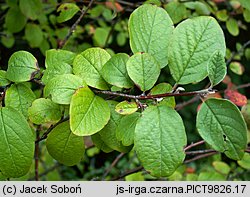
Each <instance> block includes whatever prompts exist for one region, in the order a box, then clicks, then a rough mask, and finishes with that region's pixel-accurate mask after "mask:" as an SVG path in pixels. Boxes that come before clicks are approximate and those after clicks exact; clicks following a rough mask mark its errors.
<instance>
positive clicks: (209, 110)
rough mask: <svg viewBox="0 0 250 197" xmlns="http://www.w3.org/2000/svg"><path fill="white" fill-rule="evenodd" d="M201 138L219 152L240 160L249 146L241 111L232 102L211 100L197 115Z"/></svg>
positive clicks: (204, 103) (205, 103)
mask: <svg viewBox="0 0 250 197" xmlns="http://www.w3.org/2000/svg"><path fill="white" fill-rule="evenodd" d="M196 126H197V129H198V132H199V134H200V135H201V137H202V138H203V139H204V140H205V141H206V142H207V143H208V144H210V145H211V146H212V148H214V149H215V150H217V151H219V152H224V153H225V154H226V156H228V157H229V158H231V159H234V160H240V159H241V158H242V157H243V155H244V150H245V148H246V145H247V127H246V123H245V121H244V119H243V116H242V114H241V113H240V111H239V109H238V108H237V107H236V106H235V105H234V104H233V103H231V102H230V101H228V100H224V99H215V98H210V99H208V100H206V101H205V102H203V104H202V105H201V108H200V110H199V112H198V114H197V121H196Z"/></svg>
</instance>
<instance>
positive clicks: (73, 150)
mask: <svg viewBox="0 0 250 197" xmlns="http://www.w3.org/2000/svg"><path fill="white" fill-rule="evenodd" d="M46 147H47V150H48V152H49V154H50V155H51V156H52V157H53V158H54V159H56V160H57V161H58V162H60V163H62V164H64V165H66V166H73V165H76V164H78V163H79V162H80V161H81V159H82V158H83V155H84V151H85V147H84V141H83V137H79V136H76V135H74V134H73V133H72V132H71V131H70V127H69V121H67V122H63V123H61V124H59V125H57V126H56V127H55V128H54V129H53V130H52V131H51V132H50V133H49V135H48V138H47V140H46Z"/></svg>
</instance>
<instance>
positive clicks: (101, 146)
mask: <svg viewBox="0 0 250 197" xmlns="http://www.w3.org/2000/svg"><path fill="white" fill-rule="evenodd" d="M91 139H92V141H93V143H94V145H95V146H96V147H97V148H99V149H100V150H102V151H103V152H105V153H110V152H112V151H113V149H112V148H110V147H109V146H108V145H107V144H106V143H105V142H104V141H103V140H102V137H101V135H100V134H99V133H96V134H94V135H92V136H91Z"/></svg>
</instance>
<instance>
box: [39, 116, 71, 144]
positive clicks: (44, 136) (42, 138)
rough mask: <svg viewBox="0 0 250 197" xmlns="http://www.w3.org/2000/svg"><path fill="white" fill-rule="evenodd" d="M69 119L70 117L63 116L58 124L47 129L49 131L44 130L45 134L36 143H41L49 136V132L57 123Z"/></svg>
mask: <svg viewBox="0 0 250 197" xmlns="http://www.w3.org/2000/svg"><path fill="white" fill-rule="evenodd" d="M67 120H69V117H66V118H62V119H61V120H60V121H59V122H57V123H56V124H54V125H51V126H50V127H49V128H48V129H47V131H45V132H44V134H43V135H42V137H40V138H39V139H37V140H36V144H37V143H39V142H40V141H42V140H45V139H46V138H47V137H48V135H49V133H50V132H51V131H52V130H53V129H54V128H55V127H56V126H57V125H59V124H61V123H62V122H65V121H67Z"/></svg>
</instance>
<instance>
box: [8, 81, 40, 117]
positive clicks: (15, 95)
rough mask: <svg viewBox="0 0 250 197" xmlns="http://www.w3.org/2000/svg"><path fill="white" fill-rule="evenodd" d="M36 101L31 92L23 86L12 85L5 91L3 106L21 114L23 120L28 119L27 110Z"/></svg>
mask: <svg viewBox="0 0 250 197" xmlns="http://www.w3.org/2000/svg"><path fill="white" fill-rule="evenodd" d="M35 99H36V96H35V94H34V93H33V92H32V90H31V89H30V88H29V87H27V86H26V85H24V84H21V83H19V84H13V85H12V86H11V87H10V88H8V89H7V91H6V94H5V100H4V102H5V106H6V107H8V106H9V107H13V108H15V109H16V110H18V111H19V112H21V113H22V114H23V116H24V117H25V118H27V117H28V108H29V107H30V106H31V104H32V102H33V101H34V100H35Z"/></svg>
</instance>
